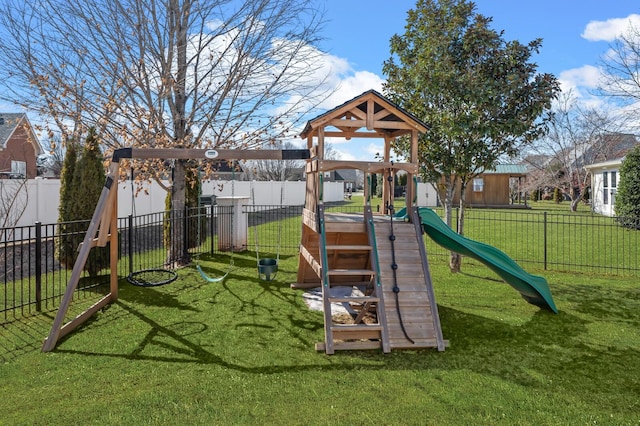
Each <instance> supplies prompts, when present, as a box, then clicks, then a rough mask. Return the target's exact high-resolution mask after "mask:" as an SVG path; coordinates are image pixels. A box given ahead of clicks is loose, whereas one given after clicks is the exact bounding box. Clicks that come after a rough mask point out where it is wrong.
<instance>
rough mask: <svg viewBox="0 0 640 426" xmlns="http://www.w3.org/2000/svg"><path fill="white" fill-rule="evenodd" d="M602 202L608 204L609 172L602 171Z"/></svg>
mask: <svg viewBox="0 0 640 426" xmlns="http://www.w3.org/2000/svg"><path fill="white" fill-rule="evenodd" d="M602 203H603V204H609V172H602Z"/></svg>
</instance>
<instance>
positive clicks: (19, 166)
mask: <svg viewBox="0 0 640 426" xmlns="http://www.w3.org/2000/svg"><path fill="white" fill-rule="evenodd" d="M11 174H12V175H13V176H16V177H21V178H24V177H26V176H27V163H26V162H24V161H14V160H11Z"/></svg>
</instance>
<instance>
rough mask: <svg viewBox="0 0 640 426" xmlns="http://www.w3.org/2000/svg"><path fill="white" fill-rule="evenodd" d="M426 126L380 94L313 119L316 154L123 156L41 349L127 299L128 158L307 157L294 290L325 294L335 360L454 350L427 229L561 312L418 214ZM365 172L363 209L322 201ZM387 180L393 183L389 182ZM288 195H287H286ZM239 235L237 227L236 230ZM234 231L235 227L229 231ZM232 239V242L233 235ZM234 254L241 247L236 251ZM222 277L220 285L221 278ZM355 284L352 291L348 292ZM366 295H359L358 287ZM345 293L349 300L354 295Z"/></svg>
mask: <svg viewBox="0 0 640 426" xmlns="http://www.w3.org/2000/svg"><path fill="white" fill-rule="evenodd" d="M426 131H427V126H426V125H425V124H424V123H422V122H421V121H420V120H418V119H417V118H416V117H414V116H413V115H412V114H410V113H409V112H407V111H405V110H403V109H402V108H400V107H398V106H397V105H395V104H394V103H392V102H391V101H389V100H387V99H385V98H384V97H383V96H382V95H380V94H379V93H377V92H375V91H368V92H365V93H363V94H361V95H359V96H357V97H355V98H353V99H352V100H350V101H348V102H346V103H344V104H342V105H340V106H338V107H336V108H334V109H332V110H330V111H328V112H326V113H324V114H322V115H320V116H318V117H316V118H315V119H312V120H310V121H309V122H308V123H307V125H306V127H305V129H304V131H303V132H302V134H301V136H302V137H303V138H306V140H307V149H300V150H205V149H136V148H123V149H119V150H117V151H116V152H115V153H114V155H113V158H112V161H111V164H110V166H109V172H108V176H107V179H106V182H105V185H104V187H103V189H102V193H101V195H100V199H99V201H98V204H97V206H96V209H95V211H94V214H93V217H92V219H91V222H90V224H89V228H88V230H87V233H86V235H85V237H84V241H83V243H82V245H81V247H80V250H79V253H78V257H77V260H76V263H75V264H74V267H73V270H72V273H71V277H70V279H69V282H68V284H67V288H66V290H65V293H64V296H63V298H62V301H61V304H60V308H59V310H58V312H57V314H56V317H55V319H54V322H53V325H52V328H51V331H50V333H49V335H48V337H47V338H46V339H45V341H44V343H43V346H42V351H43V352H47V351H51V350H53V349H54V348H55V346H56V344H57V343H58V341H59V339H60V338H62V337H63V336H65V335H67V334H68V333H70V332H71V331H73V330H74V329H75V328H77V327H78V326H79V325H81V324H82V323H84V322H85V321H86V320H87V319H89V318H90V317H91V316H92V315H93V314H94V313H96V312H97V311H99V310H100V309H102V308H103V307H104V306H106V305H108V304H109V303H113V302H115V301H116V300H117V298H118V275H117V262H118V252H117V251H118V244H117V232H116V231H117V199H118V197H117V189H118V185H117V184H116V183H117V179H118V176H119V167H120V164H119V163H120V159H123V158H132V159H185V160H186V159H202V160H206V159H213V158H215V159H217V160H287V159H304V160H306V166H305V172H306V194H305V206H304V210H303V215H302V232H301V242H300V253H299V257H298V272H297V277H296V283H294V284H292V287H293V288H301V289H306V288H315V287H321V289H322V303H323V310H324V340H323V341H322V342H318V343H317V344H316V349H317V350H320V351H324V352H325V353H327V354H333V353H334V352H335V351H336V350H357V349H382V351H383V352H385V353H387V352H390V351H391V350H393V349H418V348H436V349H437V350H438V351H443V350H445V348H446V346H447V345H448V342H447V341H445V340H444V338H443V335H442V329H441V326H440V319H439V315H438V308H437V305H436V301H435V295H434V290H433V283H432V280H431V273H430V270H429V262H428V260H427V253H426V248H425V245H424V240H423V232H426V233H427V234H428V235H429V236H430V237H432V238H433V239H434V240H435V241H436V242H437V243H439V244H441V245H443V246H444V247H446V248H448V249H450V250H454V251H457V252H460V253H462V254H464V255H468V256H472V257H475V258H477V259H479V260H481V261H483V262H484V263H485V264H486V265H487V266H489V267H490V268H491V269H492V270H494V271H495V272H496V273H498V275H500V277H501V278H503V279H504V280H505V281H506V282H507V283H509V284H510V285H512V286H513V287H514V288H516V290H518V291H520V293H521V294H522V296H523V297H524V298H525V300H527V301H528V302H529V303H532V304H534V305H537V306H540V307H542V308H547V309H549V310H551V311H553V312H557V309H556V307H555V304H554V303H553V299H552V297H551V293H550V291H549V288H548V285H547V283H546V281H545V280H544V279H543V278H541V277H535V276H532V275H529V274H527V273H526V272H524V271H523V270H522V269H521V268H519V266H517V265H516V264H515V262H513V261H512V260H511V259H510V258H508V257H507V256H506V255H505V254H504V253H502V252H500V251H499V250H497V249H495V248H493V247H491V246H487V245H486V244H483V243H478V242H474V241H471V240H468V239H466V238H464V237H461V236H459V235H457V234H456V233H455V232H453V231H452V230H451V229H450V228H448V226H447V225H446V224H444V222H442V221H441V220H440V219H439V218H437V216H435V213H433V212H432V211H431V210H429V209H421V208H418V207H417V206H416V205H415V204H416V202H415V200H416V186H417V184H416V179H414V178H415V177H416V176H417V174H418V163H417V161H418V160H417V159H418V136H419V134H420V133H424V132H426ZM326 137H341V138H344V139H346V140H350V139H351V138H382V139H384V152H383V156H382V161H375V162H366V161H339V160H327V159H325V158H324V143H325V138H326ZM398 137H406V138H409V141H410V143H409V151H408V155H407V159H408V160H407V161H406V162H394V161H391V159H390V157H391V147H392V144H393V141H394V140H395V139H396V138H398ZM340 169H356V170H360V171H361V172H362V173H364V178H365V179H364V193H365V197H364V198H363V206H362V211H361V212H358V213H335V212H327V211H326V209H325V204H324V200H323V179H324V176H325V173H326V172H330V171H332V170H340ZM398 171H402V172H404V173H406V174H407V175H408V176H407V187H406V195H405V200H404V201H405V207H404V208H403V210H402V211H400V212H396V211H395V206H394V190H393V189H394V188H393V184H392V182H393V181H394V178H395V175H396V173H397V172H398ZM375 174H381V175H382V176H383V183H384V184H383V186H382V203H383V206H384V207H383V211H382V212H380V213H375V214H374V212H373V211H372V208H371V203H370V194H371V189H372V179H373V176H374V175H375ZM387 182H388V184H387ZM281 199H282V193H281ZM230 229H231V232H232V233H233V229H234V228H233V225H232V224H231V225H230ZM226 232H228V230H227V231H226ZM232 241H233V239H232ZM107 243H110V262H111V263H110V267H111V274H110V288H109V292H108V293H107V294H106V295H105V296H104V297H102V298H101V299H100V300H99V301H97V302H96V303H94V304H93V305H91V306H90V307H89V308H88V309H86V310H85V311H84V312H82V313H81V314H79V315H78V316H76V317H75V318H74V319H72V320H71V321H69V322H67V323H66V324H63V322H64V319H65V316H66V314H67V311H68V308H69V305H70V303H71V300H72V298H73V294H74V291H75V289H76V288H77V286H78V282H79V279H80V276H81V274H82V270H83V268H84V265H85V263H86V261H87V258H88V256H89V252H90V250H91V249H92V248H93V247H96V246H99V247H104V246H106V245H107ZM231 250H232V252H233V247H231ZM256 256H257V260H258V273H259V276H260V277H261V278H264V279H265V280H267V281H269V280H271V279H273V278H274V277H275V274H276V272H277V262H278V259H277V258H276V259H265V263H263V264H261V263H260V260H262V259H260V258H259V250H258V242H257V240H256ZM212 281H215V280H212ZM349 288H351V289H352V290H354V291H352V292H351V293H350V294H347V293H348V292H347V293H345V292H344V291H340V292H339V293H340V294H339V295H338V292H337V291H332V290H344V289H349ZM356 289H357V290H359V291H358V292H356V291H355V290H356ZM345 294H346V295H345ZM334 304H344V305H348V306H350V307H352V308H353V307H355V308H356V309H352V311H354V312H355V313H354V314H353V316H352V320H351V321H349V322H348V323H345V322H344V321H337V320H336V319H335V318H334V316H333V315H332V306H333V305H334Z"/></svg>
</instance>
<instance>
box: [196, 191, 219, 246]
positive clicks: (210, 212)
mask: <svg viewBox="0 0 640 426" xmlns="http://www.w3.org/2000/svg"><path fill="white" fill-rule="evenodd" d="M214 208H215V209H216V212H217V206H214V205H213V204H211V205H210V206H209V237H210V240H209V251H210V252H211V254H212V255H213V254H214V253H213V247H214V237H215V231H214V229H213V225H214V221H213V209H214ZM198 250H200V249H199V248H198Z"/></svg>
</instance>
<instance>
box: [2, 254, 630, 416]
mask: <svg viewBox="0 0 640 426" xmlns="http://www.w3.org/2000/svg"><path fill="white" fill-rule="evenodd" d="M254 255H255V253H250V252H246V253H242V254H238V255H237V256H236V258H235V265H236V269H234V270H233V271H232V273H231V274H230V276H229V278H228V279H227V280H226V281H225V282H224V283H219V284H208V283H205V282H203V281H202V280H201V279H200V277H199V275H198V274H197V272H196V271H195V269H194V268H186V269H183V270H181V271H180V272H179V275H180V278H179V280H178V281H176V282H174V283H172V284H170V285H168V286H165V287H160V288H152V289H149V288H148V289H144V288H138V287H133V286H130V285H128V284H124V283H123V284H122V285H121V290H120V300H119V301H118V302H117V303H116V304H114V305H112V306H110V307H108V308H107V309H105V310H104V311H103V312H101V313H99V314H98V315H97V316H95V317H94V318H93V319H92V320H91V321H90V322H89V323H87V324H85V325H84V326H83V327H82V328H81V329H79V330H78V331H77V332H75V333H73V334H71V335H70V336H69V337H68V338H66V339H65V340H63V341H62V342H61V343H60V344H59V346H58V348H57V349H56V350H55V351H54V352H52V353H47V354H43V353H40V352H39V347H40V344H41V340H42V338H43V337H44V336H45V335H46V334H47V333H48V329H49V327H50V324H51V321H52V314H48V315H41V316H35V317H29V318H25V319H21V320H20V321H17V322H13V323H10V324H5V325H3V326H2V328H0V342H1V343H0V360H2V361H3V363H2V364H1V365H0V395H2V398H0V413H1V415H0V424H2V425H18V424H20V425H22V424H33V425H39V424H42V425H51V424H65V425H66V424H83V425H84V424H122V425H134V424H135V425H138V424H140V425H145V424H177V425H182V424H185V425H186V424H189V425H191V424H202V425H210V424H229V425H231V424H274V425H276V424H277V425H282V424H304V425H309V424H314V425H315V424H322V425H325V424H349V425H351V424H358V425H360V424H362V425H367V424H373V425H381V424H384V425H395V424H411V425H424V424H434V425H435V424H437V425H441V424H452V425H459V424H505V425H507V424H508V425H513V424H518V425H529V424H530V425H534V424H536V425H537V424H542V425H566V424H580V425H586V424H590V425H593V424H607V425H608V424H610V425H625V424H628V425H637V424H639V423H640V379H639V378H640V356H639V355H638V353H639V351H640V288H639V287H638V284H637V278H620V277H613V276H592V275H587V274H584V275H581V274H562V273H548V272H543V271H536V270H530V272H532V273H538V274H541V275H545V277H546V278H547V279H548V281H549V282H550V285H551V289H552V291H553V294H554V297H555V299H556V303H557V305H558V308H559V310H560V313H559V314H557V315H554V314H550V313H548V312H543V311H540V310H538V309H537V308H536V307H534V306H532V305H529V304H527V303H526V302H524V300H523V299H521V298H520V296H519V294H518V293H517V292H515V291H514V290H513V289H511V287H509V286H507V285H505V284H503V283H501V282H498V281H497V280H496V277H495V275H493V273H491V272H490V271H489V270H488V269H487V268H484V267H482V266H479V265H477V264H475V263H473V262H471V261H466V262H465V264H464V267H463V270H464V273H463V274H457V275H451V274H450V273H449V272H448V270H447V268H446V266H445V261H441V260H439V259H433V260H432V262H431V269H432V273H433V280H434V283H435V292H436V297H437V300H438V304H439V311H440V317H441V322H442V327H443V333H444V336H445V338H446V339H448V340H449V342H450V347H449V348H447V350H446V351H444V352H437V351H435V350H423V351H396V352H393V353H391V354H386V355H385V354H382V353H380V352H379V351H363V352H339V353H337V354H336V355H333V356H326V355H324V354H322V353H317V352H315V351H314V349H313V347H314V343H315V342H317V341H320V340H322V336H323V324H322V315H321V313H319V312H313V311H309V310H308V309H307V308H306V306H305V304H304V302H303V300H302V297H301V293H302V292H301V291H299V290H291V289H290V288H289V286H288V284H289V283H291V282H294V281H295V275H296V269H297V260H296V256H290V255H287V256H284V257H283V258H282V259H281V263H280V272H279V274H278V280H277V281H273V282H269V283H265V282H260V281H259V280H258V279H257V272H256V269H255V257H254ZM201 263H202V266H203V267H204V268H205V269H206V270H207V271H208V272H210V273H211V274H212V275H216V274H217V273H219V272H221V271H224V270H225V268H226V265H225V264H224V263H222V262H221V263H220V264H213V263H211V262H209V261H203V262H201ZM216 271H217V272H216ZM89 303H91V300H82V301H79V303H78V305H76V307H75V309H76V310H77V309H78V308H79V304H82V305H83V306H87V305H88V304H89Z"/></svg>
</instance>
